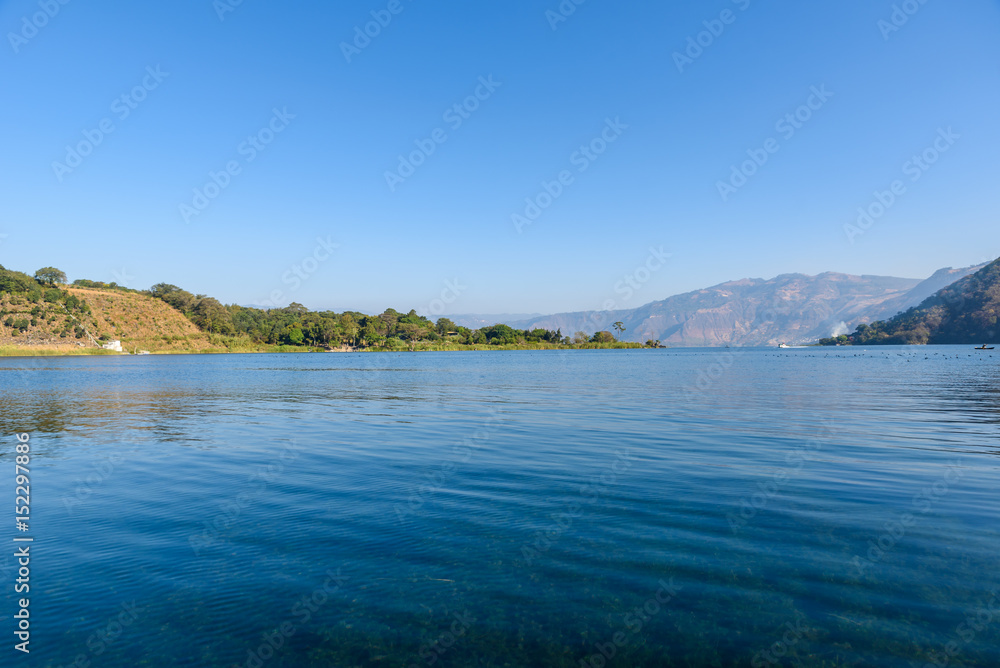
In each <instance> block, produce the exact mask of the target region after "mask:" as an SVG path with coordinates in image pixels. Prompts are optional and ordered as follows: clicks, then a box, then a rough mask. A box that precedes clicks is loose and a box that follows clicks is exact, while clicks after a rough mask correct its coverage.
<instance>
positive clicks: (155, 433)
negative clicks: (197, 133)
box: [0, 346, 1000, 668]
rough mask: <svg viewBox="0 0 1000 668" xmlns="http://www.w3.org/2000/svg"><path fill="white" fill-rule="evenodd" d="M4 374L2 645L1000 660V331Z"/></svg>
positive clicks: (22, 366)
mask: <svg viewBox="0 0 1000 668" xmlns="http://www.w3.org/2000/svg"><path fill="white" fill-rule="evenodd" d="M0 384H2V395H0V396H2V406H0V439H2V440H0V452H2V453H3V454H2V456H0V460H2V461H3V462H5V463H4V464H3V465H2V466H0V503H2V504H3V505H4V506H7V507H8V508H10V509H11V510H10V512H9V513H8V514H9V519H8V521H9V525H8V527H7V528H6V529H4V530H2V531H0V541H5V542H7V544H8V546H9V549H8V550H4V556H0V580H2V581H3V587H4V592H5V594H4V598H3V602H2V605H3V607H2V609H0V629H2V630H3V632H2V633H0V638H4V639H5V642H6V643H7V646H4V647H2V648H0V665H15V666H28V665H30V666H69V665H72V664H73V663H74V662H76V665H78V666H81V667H83V666H87V665H91V666H404V667H405V666H421V667H422V666H429V665H434V666H594V667H595V668H601V666H604V665H608V666H772V665H775V666H776V665H785V666H855V665H856V666H906V667H907V668H909V667H910V666H925V665H927V664H930V665H935V662H936V663H937V665H949V666H997V665H1000V649H998V646H1000V642H998V641H1000V503H998V494H1000V466H998V464H1000V439H998V436H1000V355H997V354H996V353H993V354H990V353H976V352H974V351H972V350H971V346H932V347H910V348H903V347H899V348H897V347H891V348H873V349H867V350H861V349H854V348H835V349H831V348H819V349H817V348H810V349H795V350H781V351H779V350H775V349H768V350H737V349H731V350H634V351H566V352H491V353H471V352H470V353H420V354H405V353H403V354H358V355H350V354H308V355H303V354H299V355H229V356H163V357H160V356H148V357H115V358H104V357H94V358H60V359H10V358H7V359H0ZM22 432H25V433H29V434H30V436H31V445H32V463H31V494H32V497H31V499H32V512H31V522H30V531H29V532H28V533H21V532H18V531H17V530H16V529H15V527H14V513H13V510H12V508H13V505H14V502H13V498H14V470H13V469H14V464H13V461H12V457H13V450H14V444H15V439H14V434H16V433H22ZM8 504H9V505H8ZM18 536H22V537H23V536H30V537H32V538H34V542H33V543H31V554H32V560H31V564H30V569H31V573H30V587H31V592H30V614H31V642H30V649H31V654H30V655H24V654H22V653H20V652H17V651H15V650H14V649H13V645H14V643H15V642H17V639H16V638H15V637H14V636H13V630H14V625H15V620H14V619H12V617H13V615H14V613H15V612H16V611H17V604H16V600H17V598H19V596H15V594H14V592H13V585H14V580H15V578H16V577H17V574H16V566H15V564H14V559H13V556H12V555H13V551H14V549H13V546H14V545H15V543H13V542H12V540H13V538H14V537H18ZM991 608H992V610H993V611H992V612H991ZM268 638H269V639H270V640H268ZM602 650H603V652H604V653H603V654H602V653H601V651H602Z"/></svg>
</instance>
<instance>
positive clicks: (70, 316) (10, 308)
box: [0, 286, 211, 352]
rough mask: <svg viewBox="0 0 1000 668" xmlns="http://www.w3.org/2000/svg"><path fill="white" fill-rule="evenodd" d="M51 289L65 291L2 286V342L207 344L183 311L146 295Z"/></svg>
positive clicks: (162, 347)
mask: <svg viewBox="0 0 1000 668" xmlns="http://www.w3.org/2000/svg"><path fill="white" fill-rule="evenodd" d="M53 292H56V293H59V292H61V293H62V295H63V296H62V297H61V298H60V299H56V297H57V295H52V298H51V299H50V298H49V295H48V293H47V292H46V293H43V296H39V295H37V294H32V293H31V292H23V293H21V292H6V291H5V292H0V345H16V346H32V347H45V348H57V349H58V348H67V349H75V348H79V347H84V348H95V347H97V346H96V344H95V343H94V341H93V340H92V339H91V337H93V338H94V339H98V340H100V341H101V342H102V343H103V342H105V341H109V340H119V341H121V342H122V346H123V347H124V348H125V349H126V350H128V351H132V350H133V349H135V348H139V349H143V350H150V351H154V352H155V351H171V350H203V349H206V348H209V347H210V345H211V344H210V343H209V337H208V334H206V333H204V332H202V331H200V330H199V329H198V328H197V327H196V326H195V325H194V324H193V323H192V322H191V321H190V320H188V319H187V318H186V317H184V315H183V314H182V313H180V312H179V311H177V310H176V309H174V308H172V307H171V306H169V305H168V304H165V303H164V302H162V301H160V300H159V299H154V298H153V297H150V296H148V295H144V294H140V293H138V292H134V291H124V290H110V289H109V290H103V289H90V288H79V287H72V286H62V288H60V289H58V290H54V291H53ZM36 299H37V301H35V300H36ZM77 304H79V307H78V306H77ZM88 335H89V336H88Z"/></svg>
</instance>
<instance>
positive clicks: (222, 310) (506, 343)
mask: <svg viewBox="0 0 1000 668" xmlns="http://www.w3.org/2000/svg"><path fill="white" fill-rule="evenodd" d="M617 324H618V325H620V326H621V327H620V328H618V327H616V329H618V331H619V334H620V333H621V332H623V331H624V326H623V325H622V323H617ZM111 340H120V341H121V342H122V345H123V346H124V348H125V349H126V350H129V351H131V350H133V349H144V350H151V351H154V352H195V351H197V352H296V351H301V352H305V351H311V350H384V351H403V350H409V351H422V350H524V349H529V350H545V349H561V348H591V349H594V348H641V347H642V345H641V344H638V343H625V342H621V341H616V340H615V337H614V336H613V335H612V334H611V333H610V332H597V333H596V334H594V335H593V336H587V335H586V334H584V333H583V332H577V333H576V335H575V336H574V338H573V339H572V340H571V339H570V338H569V337H565V336H563V335H562V332H561V331H559V330H556V331H551V330H546V329H540V328H539V329H532V330H519V329H514V328H512V327H510V326H508V325H504V324H496V325H492V326H490V327H483V328H479V329H469V328H467V327H461V326H459V325H457V324H455V323H454V322H453V321H451V320H450V319H448V318H438V319H437V320H436V321H432V320H430V319H428V318H426V317H423V316H420V315H418V314H417V313H416V311H413V310H411V311H409V312H408V313H401V312H399V311H396V310H394V309H391V308H390V309H386V310H385V311H384V312H383V313H381V314H379V315H367V314H364V313H359V312H355V311H347V312H344V313H335V312H332V311H321V312H313V311H310V310H309V309H307V308H306V307H305V306H303V305H302V304H297V303H292V304H290V305H289V306H287V307H285V308H276V309H259V308H248V307H244V306H237V305H235V304H231V305H224V304H222V303H221V302H219V301H218V300H217V299H214V298H212V297H208V296H206V295H197V294H193V293H191V292H188V291H186V290H182V289H181V288H179V287H177V286H176V285H171V284H169V283H158V284H156V285H154V286H153V287H152V288H150V289H149V290H134V289H131V288H126V287H124V286H120V285H117V284H116V283H103V282H100V281H92V280H87V279H77V280H75V281H73V284H72V285H71V286H68V285H66V275H65V274H64V273H63V272H62V271H61V270H59V269H56V268H55V267H44V268H42V269H39V270H38V271H37V272H35V275H34V276H29V275H28V274H24V273H21V272H17V271H10V270H7V269H4V268H3V267H0V346H2V347H0V355H10V354H19V353H18V351H23V350H25V349H26V348H27V346H30V347H31V350H32V354H59V351H60V350H62V351H63V352H64V353H69V352H74V353H78V354H87V352H86V351H97V350H101V349H100V348H99V345H101V344H103V343H105V342H107V341H111ZM67 344H72V348H70V349H67ZM646 345H647V347H649V342H647V344H646Z"/></svg>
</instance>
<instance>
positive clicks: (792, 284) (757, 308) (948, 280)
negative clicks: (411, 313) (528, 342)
mask: <svg viewBox="0 0 1000 668" xmlns="http://www.w3.org/2000/svg"><path fill="white" fill-rule="evenodd" d="M984 266H986V265H978V266H975V267H966V268H963V269H952V268H950V267H948V268H945V269H940V270H938V271H936V272H935V273H934V274H933V275H931V276H930V277H928V278H926V279H924V280H920V279H912V278H895V277H891V276H868V275H865V276H853V275H850V274H840V273H835V272H826V273H823V274H819V275H818V276H807V275H804V274H782V275H780V276H777V277H775V278H771V279H760V278H745V279H741V280H736V281H729V282H726V283H720V284H719V285H715V286H712V287H709V288H705V289H703V290H695V291H692V292H687V293H684V294H680V295H675V296H673V297H668V298H667V299H663V300H660V301H655V302H651V303H649V304H645V305H643V306H640V307H638V308H634V309H622V310H615V311H578V312H572V313H557V314H553V315H541V316H530V317H527V318H517V319H515V318H504V317H503V316H496V319H495V320H494V322H501V323H503V324H507V325H510V326H511V327H514V328H516V329H536V328H542V329H551V330H555V329H560V330H562V332H563V334H567V335H572V334H573V333H575V332H577V331H582V332H585V333H587V334H593V333H594V332H596V331H602V330H607V331H610V330H611V325H612V323H614V322H617V321H621V322H622V323H624V325H625V333H624V334H623V335H622V340H627V341H640V342H641V341H646V340H649V339H658V340H659V341H660V343H661V344H662V345H667V346H726V345H732V346H770V345H777V344H778V343H789V344H802V343H814V342H816V341H817V340H818V339H820V338H823V337H829V336H836V335H840V334H846V333H848V332H850V331H853V330H854V329H855V327H856V326H857V325H859V324H861V323H868V322H872V321H878V320H886V319H888V318H891V317H892V316H894V315H896V314H897V313H900V312H902V311H906V310H907V309H910V308H912V307H914V306H917V305H918V304H920V303H921V302H923V301H924V300H926V299H927V298H928V297H929V296H931V295H933V294H935V293H936V292H938V291H939V290H941V289H942V288H944V287H946V286H948V285H950V284H952V283H954V282H956V281H958V280H960V279H962V278H964V277H966V276H969V275H970V274H973V273H975V272H976V271H978V270H979V269H981V268H983V267H984ZM472 317H474V318H475V322H472V321H471V318H472ZM486 319H488V316H482V315H476V316H452V320H454V321H455V322H456V323H458V324H460V325H464V326H482V324H483V323H484V322H485V321H486Z"/></svg>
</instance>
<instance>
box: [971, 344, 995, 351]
mask: <svg viewBox="0 0 1000 668" xmlns="http://www.w3.org/2000/svg"><path fill="white" fill-rule="evenodd" d="M973 350H993V348H992V347H989V348H987V347H986V344H985V343H984V344H983V345H981V346H979V347H978V348H973Z"/></svg>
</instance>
